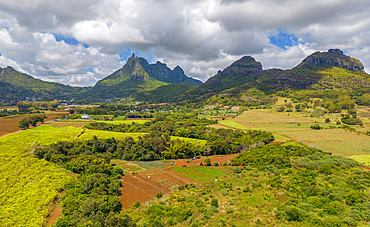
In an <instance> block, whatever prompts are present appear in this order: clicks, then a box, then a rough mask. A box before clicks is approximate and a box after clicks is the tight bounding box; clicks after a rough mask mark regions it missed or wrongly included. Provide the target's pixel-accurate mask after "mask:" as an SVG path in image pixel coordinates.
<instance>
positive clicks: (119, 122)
mask: <svg viewBox="0 0 370 227" xmlns="http://www.w3.org/2000/svg"><path fill="white" fill-rule="evenodd" d="M148 121H149V120H114V121H96V122H99V123H107V124H115V125H120V124H126V125H131V124H133V123H134V124H144V123H145V122H148Z"/></svg>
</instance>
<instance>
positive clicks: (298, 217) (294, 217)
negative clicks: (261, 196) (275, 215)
mask: <svg viewBox="0 0 370 227" xmlns="http://www.w3.org/2000/svg"><path fill="white" fill-rule="evenodd" d="M285 215H286V216H285V218H286V220H288V221H303V215H302V212H301V210H300V209H298V208H296V207H294V206H288V207H286V208H285Z"/></svg>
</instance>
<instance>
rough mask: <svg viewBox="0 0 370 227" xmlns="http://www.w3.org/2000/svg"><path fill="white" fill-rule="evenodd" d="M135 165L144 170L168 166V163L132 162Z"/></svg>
mask: <svg viewBox="0 0 370 227" xmlns="http://www.w3.org/2000/svg"><path fill="white" fill-rule="evenodd" d="M133 163H135V164H136V165H139V166H141V167H143V168H145V169H158V168H162V167H166V166H169V165H170V161H161V160H157V161H148V162H133Z"/></svg>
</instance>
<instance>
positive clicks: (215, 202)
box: [211, 199, 218, 207]
mask: <svg viewBox="0 0 370 227" xmlns="http://www.w3.org/2000/svg"><path fill="white" fill-rule="evenodd" d="M211 206H212V207H218V200H217V199H212V200H211Z"/></svg>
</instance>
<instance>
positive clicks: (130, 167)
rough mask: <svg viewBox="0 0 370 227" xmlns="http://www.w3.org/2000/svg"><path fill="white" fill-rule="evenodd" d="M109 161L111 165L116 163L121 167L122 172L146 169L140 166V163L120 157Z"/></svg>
mask: <svg viewBox="0 0 370 227" xmlns="http://www.w3.org/2000/svg"><path fill="white" fill-rule="evenodd" d="M110 163H111V164H113V165H117V166H118V167H120V168H121V169H123V171H124V174H128V173H133V172H138V171H142V170H146V169H145V168H144V167H141V166H140V165H137V164H135V163H133V162H129V161H124V160H120V159H112V160H111V162H110Z"/></svg>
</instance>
